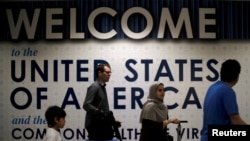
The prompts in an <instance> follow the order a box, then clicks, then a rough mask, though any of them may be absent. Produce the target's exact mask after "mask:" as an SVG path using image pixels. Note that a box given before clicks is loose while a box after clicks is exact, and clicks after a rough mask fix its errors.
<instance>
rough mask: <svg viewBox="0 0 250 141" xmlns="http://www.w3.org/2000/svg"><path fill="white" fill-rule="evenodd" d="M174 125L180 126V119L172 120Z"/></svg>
mask: <svg viewBox="0 0 250 141" xmlns="http://www.w3.org/2000/svg"><path fill="white" fill-rule="evenodd" d="M172 123H174V124H179V123H180V120H179V119H178V118H175V119H172Z"/></svg>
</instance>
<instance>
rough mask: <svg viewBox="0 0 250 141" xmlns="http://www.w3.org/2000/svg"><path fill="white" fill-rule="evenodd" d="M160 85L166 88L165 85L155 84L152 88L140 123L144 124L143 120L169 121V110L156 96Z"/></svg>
mask: <svg viewBox="0 0 250 141" xmlns="http://www.w3.org/2000/svg"><path fill="white" fill-rule="evenodd" d="M160 85H162V86H164V85H163V83H154V84H152V85H151V86H150V88H149V95H148V99H147V101H146V102H145V103H144V105H143V108H142V111H141V115H140V122H142V119H149V120H153V121H163V120H166V119H168V109H167V107H166V106H165V105H164V103H163V101H162V100H160V99H159V98H158V97H157V95H156V92H157V89H158V87H159V86H160Z"/></svg>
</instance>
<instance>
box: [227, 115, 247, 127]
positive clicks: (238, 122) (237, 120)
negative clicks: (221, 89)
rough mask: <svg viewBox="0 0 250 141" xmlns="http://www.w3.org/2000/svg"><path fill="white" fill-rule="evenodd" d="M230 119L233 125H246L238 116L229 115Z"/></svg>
mask: <svg viewBox="0 0 250 141" xmlns="http://www.w3.org/2000/svg"><path fill="white" fill-rule="evenodd" d="M230 119H231V122H232V124H233V125H247V123H246V122H245V121H244V120H243V119H242V118H241V117H240V115H238V114H233V115H230Z"/></svg>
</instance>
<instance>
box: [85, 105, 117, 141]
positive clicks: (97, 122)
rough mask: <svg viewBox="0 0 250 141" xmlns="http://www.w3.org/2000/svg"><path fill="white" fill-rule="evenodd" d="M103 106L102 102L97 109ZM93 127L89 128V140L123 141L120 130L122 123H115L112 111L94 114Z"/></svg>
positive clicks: (98, 111)
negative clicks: (113, 140)
mask: <svg viewBox="0 0 250 141" xmlns="http://www.w3.org/2000/svg"><path fill="white" fill-rule="evenodd" d="M101 104H102V100H101V101H100V102H99V104H98V106H97V108H98V109H99V107H100V105H101ZM91 115H92V122H91V126H89V128H88V129H87V130H88V133H89V138H90V139H93V140H111V139H113V138H114V136H115V137H117V138H118V139H119V140H120V141H122V137H121V135H120V132H119V130H118V128H119V127H121V123H120V122H117V121H115V118H114V115H113V112H112V111H100V110H97V111H95V112H93V113H92V114H91Z"/></svg>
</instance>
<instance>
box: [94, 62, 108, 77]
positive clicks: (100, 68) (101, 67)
mask: <svg viewBox="0 0 250 141" xmlns="http://www.w3.org/2000/svg"><path fill="white" fill-rule="evenodd" d="M105 66H107V67H109V68H110V65H109V64H98V65H97V66H96V68H95V75H96V77H98V72H99V71H100V72H104V67H105Z"/></svg>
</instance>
